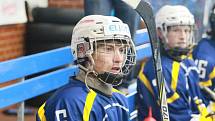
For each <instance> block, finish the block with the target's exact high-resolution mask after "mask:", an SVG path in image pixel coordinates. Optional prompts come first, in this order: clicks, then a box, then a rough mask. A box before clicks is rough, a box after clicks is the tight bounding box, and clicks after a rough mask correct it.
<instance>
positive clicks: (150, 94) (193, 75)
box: [137, 56, 201, 121]
mask: <svg viewBox="0 0 215 121" xmlns="http://www.w3.org/2000/svg"><path fill="white" fill-rule="evenodd" d="M161 60H162V69H163V75H164V78H165V85H166V92H167V95H166V96H167V103H168V109H169V116H170V121H189V120H190V119H191V114H199V111H198V109H197V105H196V104H195V101H194V98H195V99H199V98H201V93H200V89H199V86H198V80H199V77H198V71H197V67H196V66H195V63H194V62H193V61H192V60H190V59H183V60H182V61H181V62H177V61H174V60H173V59H170V58H169V57H167V56H162V57H161ZM137 81H138V82H137V91H138V100H137V103H138V108H139V109H138V119H139V121H143V119H144V118H145V117H147V115H148V109H149V107H152V111H153V117H155V118H156V119H157V121H160V120H161V113H160V110H161V109H160V106H159V105H160V104H159V100H158V95H159V92H158V85H157V83H156V79H155V71H154V69H153V62H152V58H150V59H149V60H148V61H146V62H145V63H143V64H142V69H141V71H140V72H139V76H138V80H137Z"/></svg>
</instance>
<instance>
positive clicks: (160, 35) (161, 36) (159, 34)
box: [157, 28, 164, 40]
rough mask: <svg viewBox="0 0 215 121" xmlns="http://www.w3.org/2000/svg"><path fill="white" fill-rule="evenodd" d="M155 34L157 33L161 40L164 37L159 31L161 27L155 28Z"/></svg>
mask: <svg viewBox="0 0 215 121" xmlns="http://www.w3.org/2000/svg"><path fill="white" fill-rule="evenodd" d="M157 35H158V38H159V39H161V40H163V39H164V36H163V33H162V31H161V28H157Z"/></svg>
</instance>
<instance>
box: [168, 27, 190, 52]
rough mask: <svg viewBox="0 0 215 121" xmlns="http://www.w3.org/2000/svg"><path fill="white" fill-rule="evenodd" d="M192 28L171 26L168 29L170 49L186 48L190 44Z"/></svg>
mask: <svg viewBox="0 0 215 121" xmlns="http://www.w3.org/2000/svg"><path fill="white" fill-rule="evenodd" d="M190 38H191V28H190V26H171V27H170V28H168V33H167V39H168V42H167V45H168V46H169V48H175V47H179V48H186V47H188V45H189V44H190V42H189V41H190Z"/></svg>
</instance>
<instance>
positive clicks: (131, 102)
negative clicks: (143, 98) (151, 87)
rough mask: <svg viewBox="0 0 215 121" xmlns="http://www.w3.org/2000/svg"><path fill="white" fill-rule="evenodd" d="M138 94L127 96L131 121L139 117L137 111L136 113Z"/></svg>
mask: <svg viewBox="0 0 215 121" xmlns="http://www.w3.org/2000/svg"><path fill="white" fill-rule="evenodd" d="M136 94H137V92H136V91H135V92H133V93H131V94H129V95H127V96H126V98H127V101H128V106H129V114H130V118H131V119H130V120H133V117H137V111H136Z"/></svg>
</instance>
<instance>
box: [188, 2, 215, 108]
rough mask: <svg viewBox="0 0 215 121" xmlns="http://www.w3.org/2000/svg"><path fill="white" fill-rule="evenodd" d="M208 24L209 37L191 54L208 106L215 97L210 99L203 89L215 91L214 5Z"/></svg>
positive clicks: (201, 41)
mask: <svg viewBox="0 0 215 121" xmlns="http://www.w3.org/2000/svg"><path fill="white" fill-rule="evenodd" d="M209 23H210V28H211V31H210V32H208V35H209V36H208V37H206V38H203V39H202V40H200V41H199V43H198V45H197V47H196V48H195V49H194V51H193V53H192V54H193V58H194V60H195V61H196V63H197V65H198V68H199V71H200V74H199V77H200V83H199V84H200V86H201V87H202V90H203V91H202V92H203V95H204V101H205V103H206V105H208V104H209V102H210V101H212V102H214V101H215V100H214V99H215V97H211V95H210V94H209V93H208V92H205V90H204V89H205V88H209V89H210V90H211V91H214V89H215V54H214V53H215V5H214V6H213V7H212V9H211V13H210V17H209ZM213 105H214V104H213ZM211 106H212V105H211ZM211 108H212V110H211V111H215V105H214V106H212V107H211Z"/></svg>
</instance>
